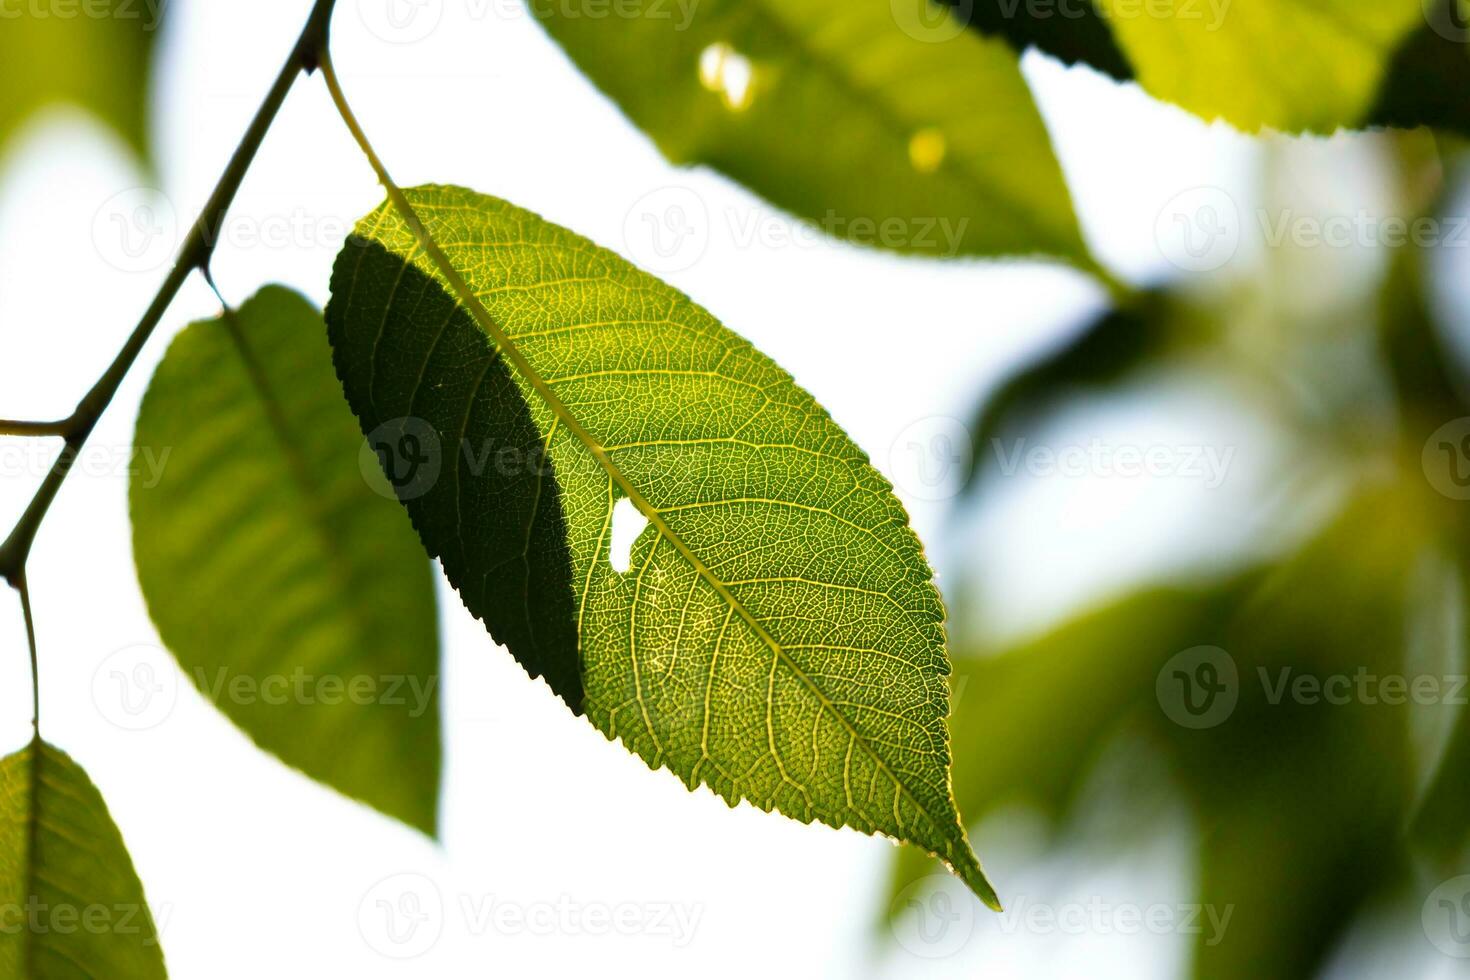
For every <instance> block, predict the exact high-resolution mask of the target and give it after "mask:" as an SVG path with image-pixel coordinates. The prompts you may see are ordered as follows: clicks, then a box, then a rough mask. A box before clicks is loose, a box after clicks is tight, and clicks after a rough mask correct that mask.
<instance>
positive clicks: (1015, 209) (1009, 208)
mask: <svg viewBox="0 0 1470 980" xmlns="http://www.w3.org/2000/svg"><path fill="white" fill-rule="evenodd" d="M755 6H756V7H757V8H759V9H760V11H761V13H762V14H763V15H764V19H765V21H766V23H768V24H770V25H771V33H773V34H775V35H777V36H778V37H780V38H782V39H784V40H785V41H786V43H787V44H789V45H791V47H792V49H793V50H795V51H796V52H798V54H799V55H801V56H802V60H803V61H805V62H806V63H807V64H809V65H810V66H811V67H812V68H813V69H814V70H815V71H816V72H818V73H819V74H822V75H825V76H826V77H827V78H828V79H830V80H831V81H832V83H833V84H834V85H836V86H837V87H838V88H839V89H843V90H845V91H846V92H847V93H848V94H849V95H851V96H852V97H853V101H854V102H856V103H857V104H858V105H860V106H864V107H866V108H867V110H868V111H869V112H871V113H872V114H873V116H874V118H875V119H877V121H878V123H879V125H881V126H882V127H883V128H884V129H887V130H888V131H889V132H890V133H891V134H892V135H894V136H896V137H897V138H898V140H899V142H900V143H903V144H905V145H907V141H908V139H909V138H910V137H912V136H913V134H914V132H915V130H916V129H922V128H923V127H925V126H929V125H934V123H932V122H928V121H919V122H915V123H912V124H906V123H905V121H904V120H903V118H901V115H900V113H899V111H898V110H897V109H895V108H894V107H893V106H891V105H890V104H889V103H888V102H887V101H886V100H885V99H884V98H883V96H882V94H881V92H879V91H876V90H874V89H871V88H870V87H868V86H866V85H864V84H863V83H862V82H861V81H860V80H859V79H858V78H856V77H854V76H853V75H852V74H851V73H850V72H849V71H848V70H847V68H846V66H845V65H843V64H842V63H841V62H840V61H839V60H838V59H835V58H833V57H831V54H830V52H829V51H827V50H825V49H823V48H818V47H816V46H815V45H812V44H806V43H803V42H804V41H805V38H803V37H801V36H800V35H799V34H798V33H797V28H796V27H795V26H793V25H792V24H790V23H788V22H787V21H785V20H783V19H782V18H781V17H780V15H779V14H777V13H776V12H775V11H774V10H773V8H772V7H771V6H770V5H769V4H768V3H765V2H758V3H756V4H755ZM966 31H967V32H968V29H966ZM967 40H971V39H967ZM972 40H974V41H976V42H978V43H980V44H984V43H986V41H987V40H988V39H981V38H974V39H972ZM1018 70H1019V68H1018ZM1026 91H1027V92H1028V93H1029V92H1030V89H1029V87H1028V88H1027V89H1026ZM1041 128H1042V131H1043V133H1044V134H1045V136H1046V138H1047V145H1048V147H1050V145H1051V144H1050V140H1051V133H1050V131H1048V130H1047V129H1046V125H1045V122H1044V121H1043V122H1042V127H1041ZM939 167H940V169H942V170H945V171H947V172H949V173H951V174H953V175H954V177H955V179H956V180H957V181H958V182H959V183H961V184H965V185H968V186H970V187H971V188H972V189H973V190H975V191H976V192H978V193H979V195H980V197H982V198H983V199H984V200H985V201H986V202H987V203H988V204H989V205H990V206H991V207H992V208H995V209H996V210H998V211H1003V212H1007V213H1009V214H1010V215H1012V216H1013V217H1014V218H1016V219H1017V222H1018V223H1020V224H1024V225H1025V226H1026V227H1027V228H1028V229H1029V230H1030V231H1031V232H1033V233H1035V234H1036V235H1037V237H1039V238H1041V239H1043V240H1045V241H1046V242H1047V243H1048V244H1049V245H1050V246H1053V247H1056V248H1057V250H1058V252H1059V254H1060V255H1062V256H1063V257H1064V258H1072V257H1073V256H1074V249H1076V248H1078V247H1082V248H1083V251H1082V252H1081V253H1080V254H1076V255H1075V260H1076V261H1078V262H1081V263H1084V268H1090V265H1087V264H1086V263H1090V262H1091V261H1092V260H1091V257H1090V256H1089V255H1088V254H1087V252H1086V250H1085V246H1082V243H1081V240H1080V237H1079V239H1078V241H1076V242H1072V241H1068V240H1067V236H1066V235H1065V234H1064V235H1063V236H1062V238H1060V239H1058V238H1057V237H1056V229H1054V228H1052V227H1051V226H1050V225H1048V224H1047V223H1046V222H1045V220H1044V219H1042V218H1040V217H1039V216H1038V214H1037V213H1036V211H1035V209H1033V208H1025V207H1021V206H1019V205H1018V204H1016V203H1015V202H1012V201H1010V200H1007V199H1005V195H1001V194H995V193H992V187H991V185H990V184H988V183H986V181H985V178H984V176H983V175H982V174H979V173H976V172H975V171H974V170H972V169H971V168H970V167H969V166H968V165H963V164H961V163H958V162H956V161H955V154H953V153H946V154H945V155H944V158H943V159H941V160H940V162H939ZM1066 203H1067V207H1068V210H1069V212H1070V211H1071V209H1072V203H1071V200H1070V197H1069V199H1068V200H1067V202H1066ZM1079 236H1080V233H1079ZM1038 251H1040V250H1039V249H1038Z"/></svg>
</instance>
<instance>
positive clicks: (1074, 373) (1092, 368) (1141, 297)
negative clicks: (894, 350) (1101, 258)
mask: <svg viewBox="0 0 1470 980" xmlns="http://www.w3.org/2000/svg"><path fill="white" fill-rule="evenodd" d="M1217 332H1218V331H1217V330H1216V328H1215V327H1214V325H1213V324H1212V323H1210V322H1209V319H1208V317H1207V316H1206V315H1205V314H1204V312H1203V311H1201V310H1199V309H1195V308H1190V307H1188V306H1186V304H1185V303H1183V302H1182V301H1181V300H1180V299H1179V298H1178V297H1175V296H1172V295H1170V294H1168V293H1166V292H1164V291H1162V290H1147V291H1144V292H1141V293H1138V294H1136V295H1134V296H1132V297H1129V298H1128V300H1127V302H1126V304H1125V305H1122V306H1119V307H1116V308H1109V309H1107V310H1106V311H1104V312H1103V313H1101V314H1099V315H1098V316H1096V317H1094V318H1093V319H1092V321H1091V322H1089V323H1087V324H1086V325H1085V326H1083V327H1082V329H1081V330H1079V331H1078V332H1077V333H1076V334H1074V335H1073V336H1072V337H1070V338H1068V339H1067V340H1066V341H1064V342H1063V343H1061V344H1059V345H1058V346H1057V347H1056V348H1055V349H1053V350H1052V351H1050V352H1048V353H1047V354H1045V355H1043V356H1042V357H1041V358H1039V359H1038V360H1036V361H1035V362H1034V363H1032V364H1029V365H1027V366H1026V367H1023V368H1022V369H1021V370H1019V371H1017V372H1016V373H1015V374H1013V375H1011V376H1010V377H1009V378H1007V379H1006V380H1005V381H1004V382H1002V383H1001V385H1000V386H999V387H998V388H997V389H996V390H995V391H994V392H992V393H990V394H989V395H987V396H986V398H985V400H984V401H983V402H982V403H981V405H980V410H979V413H978V415H977V417H976V419H975V422H974V424H973V425H972V426H971V427H970V431H971V438H972V440H973V449H974V451H973V452H972V454H971V458H972V459H973V460H974V467H973V469H972V470H971V472H970V474H969V480H968V485H969V486H974V485H975V484H976V482H977V481H978V480H979V479H980V478H982V477H983V476H984V475H985V464H986V463H987V461H990V460H993V459H996V458H998V457H999V454H998V453H997V452H995V451H993V449H994V447H995V443H996V441H997V440H999V441H1000V442H1001V443H1004V442H1005V441H1007V440H1009V439H1010V438H1012V437H1014V436H1016V435H1017V434H1019V433H1020V432H1022V431H1023V430H1025V429H1029V428H1031V427H1034V426H1035V425H1037V424H1038V423H1041V422H1044V421H1045V418H1046V416H1048V415H1050V414H1051V413H1052V412H1055V411H1056V410H1057V409H1059V408H1061V407H1062V405H1063V404H1064V403H1065V402H1067V401H1068V400H1070V399H1071V398H1073V397H1075V396H1077V395H1078V394H1082V393H1086V392H1100V391H1105V390H1107V389H1108V388H1110V387H1112V386H1114V385H1117V384H1120V383H1122V382H1124V381H1126V380H1127V379H1129V378H1130V377H1132V376H1133V375H1134V374H1135V372H1137V371H1138V370H1140V369H1141V368H1145V367H1153V366H1157V365H1158V363H1159V362H1160V361H1161V360H1163V359H1164V358H1165V357H1167V356H1168V355H1169V354H1171V353H1173V352H1175V351H1178V350H1183V349H1187V348H1190V347H1194V346H1198V345H1203V344H1204V343H1205V342H1206V341H1207V340H1209V339H1211V338H1213V337H1215V336H1216V335H1217Z"/></svg>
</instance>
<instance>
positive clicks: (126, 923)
mask: <svg viewBox="0 0 1470 980" xmlns="http://www.w3.org/2000/svg"><path fill="white" fill-rule="evenodd" d="M163 976H165V971H164V967H163V951H162V949H160V947H159V944H158V931H157V929H156V928H155V927H154V924H153V916H152V914H151V913H150V912H149V911H148V904H147V902H146V901H145V900H144V897H143V886H142V885H141V884H140V883H139V882H138V875H137V872H135V871H134V870H133V862H132V859H131V858H130V857H128V851H127V848H126V846H124V844H123V839H122V835H121V834H119V833H118V830H117V827H116V826H115V825H114V824H113V822H112V817H111V816H109V815H108V813H107V804H106V803H104V802H103V800H102V794H100V793H98V792H97V787H95V786H93V785H92V781H91V780H90V779H88V778H87V774H86V773H85V772H83V771H82V769H81V767H80V766H78V765H77V764H76V763H75V762H73V761H72V760H71V758H70V757H69V756H67V754H66V753H65V752H62V751H61V750H60V749H58V748H56V747H55V746H53V745H49V744H47V743H45V742H42V741H40V740H39V739H38V740H36V741H34V742H32V743H31V744H30V745H28V746H26V747H25V748H24V749H22V750H21V751H19V752H17V753H15V754H14V755H9V756H6V757H5V758H4V759H3V760H0V977H6V978H8V980H9V978H13V980H31V978H36V980H40V978H43V977H44V978H49V980H70V978H78V980H84V978H89V977H128V978H137V980H152V978H156V977H163Z"/></svg>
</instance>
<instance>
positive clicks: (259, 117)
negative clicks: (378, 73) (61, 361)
mask: <svg viewBox="0 0 1470 980" xmlns="http://www.w3.org/2000/svg"><path fill="white" fill-rule="evenodd" d="M334 3H335V0H316V3H315V5H314V6H313V7H312V8H311V14H310V15H309V16H308V17H307V20H306V26H305V27H303V28H302V31H301V35H300V37H299V38H297V40H296V44H295V46H294V47H293V48H292V49H291V55H290V57H289V58H287V59H286V63H285V64H284V65H282V66H281V70H280V72H279V73H278V74H277V75H276V80H275V82H274V83H273V84H272V85H271V87H270V91H268V92H267V93H266V96H265V100H264V101H263V102H262V103H261V104H260V108H259V109H258V110H256V113H255V118H254V119H252V120H251V122H250V126H249V127H248V128H247V129H246V130H245V135H244V136H243V137H242V138H241V140H240V144H239V145H238V146H237V147H235V152H234V154H233V155H232V156H231V157H230V161H229V163H228V164H226V165H225V170H224V173H223V174H221V175H220V179H219V183H218V184H216V185H215V188H214V192H213V193H211V194H210V195H209V201H208V202H207V203H206V204H205V205H204V209H203V210H202V211H201V212H200V213H199V217H198V218H197V219H195V221H194V224H193V226H192V227H191V228H190V229H189V234H188V236H187V237H186V238H185V239H184V243H183V245H182V246H181V247H180V248H179V255H178V258H177V259H176V260H175V262H174V266H173V268H172V269H170V270H169V273H168V276H167V277H166V278H165V279H164V281H163V285H161V286H160V287H159V288H158V293H157V295H155V296H154V297H153V302H152V303H150V304H149V306H148V309H147V310H146V311H145V312H144V313H143V318H142V319H141V320H139V321H138V325H137V326H136V327H135V328H134V329H133V332H132V334H131V335H130V336H129V337H128V339H127V341H126V342H125V343H124V344H123V346H122V349H121V350H120V351H118V353H117V357H116V358H114V359H113V361H112V363H111V364H110V365H109V366H108V368H107V370H106V371H104V372H103V373H102V376H101V377H100V378H98V379H97V382H96V384H94V385H93V386H92V387H91V389H90V390H89V391H88V392H87V393H86V394H85V395H84V396H82V400H81V401H80V402H78V403H77V408H76V411H74V412H73V413H72V414H71V415H70V416H69V417H68V418H66V419H65V420H63V421H62V422H59V423H55V425H54V426H53V428H54V429H55V430H56V431H54V432H49V433H46V434H52V435H61V436H62V437H63V438H64V439H65V440H66V446H65V447H64V448H63V449H62V451H61V454H60V455H59V456H57V458H56V462H55V463H53V464H52V466H51V471H50V472H49V473H47V474H46V478H45V479H44V480H43V481H42V483H41V486H40V489H38V490H37V491H36V495H35V496H34V497H33V498H32V499H31V502H30V504H29V505H28V506H27V507H26V509H25V513H23V514H22V515H21V518H20V520H19V522H17V523H16V525H15V528H14V529H13V530H12V531H11V532H10V535H9V536H8V537H7V538H6V539H5V541H4V542H3V543H0V578H4V579H5V580H6V581H7V582H9V583H10V584H11V586H12V587H14V588H16V589H19V588H20V587H21V584H20V583H22V582H23V581H24V579H25V566H26V559H27V558H28V557H29V556H30V551H31V545H32V543H33V542H34V541H35V539H36V532H37V531H38V530H40V527H41V522H42V520H44V519H45V517H46V512H47V510H49V509H50V507H51V502H52V501H53V500H55V499H56V493H57V491H59V490H60V489H61V485H62V483H64V482H65V481H66V478H67V476H68V474H70V473H71V469H72V464H74V463H75V462H76V459H77V456H78V455H80V453H81V450H82V447H83V446H84V445H85V444H86V442H87V439H88V437H89V436H91V434H92V430H93V429H94V428H96V426H97V420H98V419H100V418H101V417H102V413H103V412H104V411H106V409H107V406H108V405H109V404H111V402H112V399H113V397H114V396H115V395H116V394H117V389H118V388H119V386H121V385H122V382H123V378H125V377H126V376H127V373H128V370H129V369H130V368H131V367H132V366H133V362H134V361H135V360H137V357H138V354H139V352H140V351H142V349H143V345H144V344H146V343H147V342H148V338H149V337H150V336H151V335H152V334H153V330H154V328H155V327H157V326H158V323H159V321H160V320H162V319H163V314H164V313H165V312H166V311H167V310H168V307H169V304H170V303H172V302H173V299H174V296H176V295H177V294H178V291H179V288H180V287H181V286H183V284H184V281H185V280H186V279H187V278H188V277H189V273H191V272H193V271H195V270H196V269H197V270H201V271H202V270H206V269H208V268H209V260H210V257H211V256H212V255H213V254H214V247H215V243H216V241H217V236H216V232H217V231H218V229H219V228H220V227H221V226H222V224H223V222H224V218H225V215H226V213H227V212H228V211H229V209H230V204H231V203H232V202H233V201H234V199H235V192H236V191H237V190H239V188H240V182H241V181H242V180H244V179H245V173H246V171H248V170H249V169H250V164H251V163H252V162H253V161H254V159H255V154H256V151H257V150H259V149H260V144H261V143H262V142H263V141H264V140H265V134H266V133H267V132H268V131H269V130H270V127H271V124H272V123H273V122H274V121H275V118H276V114H277V112H279V111H280V108H281V104H282V103H283V102H285V101H286V93H288V92H289V91H290V90H291V85H292V84H293V83H294V82H295V81H296V76H297V75H299V74H300V73H302V72H310V71H313V70H315V69H316V67H317V65H318V63H319V62H320V59H321V58H322V57H323V56H324V54H325V52H326V48H327V38H328V29H329V27H330V24H331V15H332V7H333V4H334ZM16 425H18V426H20V427H21V428H26V427H27V425H26V424H25V423H16ZM25 434H28V435H30V434H39V433H36V432H27V433H25Z"/></svg>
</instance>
